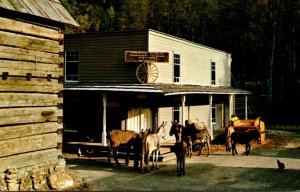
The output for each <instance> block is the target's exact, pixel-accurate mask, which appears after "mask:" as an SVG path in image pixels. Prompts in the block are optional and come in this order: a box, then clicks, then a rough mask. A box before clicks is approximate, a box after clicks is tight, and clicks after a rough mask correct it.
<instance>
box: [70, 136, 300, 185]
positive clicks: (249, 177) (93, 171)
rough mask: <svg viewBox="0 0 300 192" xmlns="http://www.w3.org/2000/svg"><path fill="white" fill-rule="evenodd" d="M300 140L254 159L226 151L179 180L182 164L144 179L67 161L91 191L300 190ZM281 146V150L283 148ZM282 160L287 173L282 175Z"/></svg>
mask: <svg viewBox="0 0 300 192" xmlns="http://www.w3.org/2000/svg"><path fill="white" fill-rule="evenodd" d="M298 138H300V137H293V139H287V140H285V141H286V142H283V140H282V138H281V137H280V138H279V139H278V140H277V143H274V139H272V141H269V142H268V144H267V145H263V146H258V147H256V148H255V149H253V150H252V151H251V154H250V155H249V156H246V155H245V154H244V153H243V152H244V146H239V147H238V151H239V152H240V153H239V155H238V156H232V155H231V154H229V153H226V152H225V151H224V150H222V151H220V150H217V151H214V152H213V154H211V155H210V156H209V157H206V156H200V157H199V156H196V155H194V156H193V157H192V158H187V162H186V175H184V176H181V177H179V176H178V174H177V172H176V161H175V160H170V161H167V162H161V163H160V164H159V165H160V169H158V170H153V171H152V172H151V173H139V172H137V171H136V170H134V169H133V166H132V164H130V165H129V166H128V167H126V166H122V167H120V168H118V167H109V166H108V165H107V161H106V159H102V160H101V159H95V160H91V159H90V160H84V159H69V160H67V166H68V169H69V170H71V171H76V172H77V173H80V174H81V176H82V178H83V179H84V181H85V182H86V184H87V185H86V186H85V188H81V190H89V191H96V190H97V191H154V190H176V191H181V190H189V191H190V190H196V191H198V190H255V191H258V190H260V191H261V190H268V191H275V190H300V182H299V181H298V180H299V178H300V145H299V143H298V142H296V140H297V141H298ZM278 143H279V144H278ZM277 159H279V160H280V161H282V162H284V164H285V166H286V169H285V171H284V172H283V173H281V172H279V171H278V166H277Z"/></svg>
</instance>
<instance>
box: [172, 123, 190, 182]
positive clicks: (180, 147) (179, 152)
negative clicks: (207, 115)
mask: <svg viewBox="0 0 300 192" xmlns="http://www.w3.org/2000/svg"><path fill="white" fill-rule="evenodd" d="M182 128H183V127H182V126H181V125H180V124H178V123H173V122H172V126H171V129H170V136H172V135H175V138H176V142H175V146H174V151H175V154H176V159H177V172H178V174H179V176H181V175H185V158H186V156H187V153H188V152H189V149H190V147H191V143H190V142H189V141H186V140H185V139H184V138H183V137H182ZM188 138H191V137H188ZM189 153H191V152H189Z"/></svg>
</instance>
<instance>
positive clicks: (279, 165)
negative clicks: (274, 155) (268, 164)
mask: <svg viewBox="0 0 300 192" xmlns="http://www.w3.org/2000/svg"><path fill="white" fill-rule="evenodd" d="M277 165H278V169H279V172H283V171H284V168H285V165H284V163H282V162H280V161H279V160H278V159H277Z"/></svg>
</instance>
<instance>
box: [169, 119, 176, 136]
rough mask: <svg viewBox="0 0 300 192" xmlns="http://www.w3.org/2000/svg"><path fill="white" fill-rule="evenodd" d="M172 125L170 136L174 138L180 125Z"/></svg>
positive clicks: (174, 123)
mask: <svg viewBox="0 0 300 192" xmlns="http://www.w3.org/2000/svg"><path fill="white" fill-rule="evenodd" d="M171 123H172V125H171V128H170V136H173V135H174V134H176V133H177V127H178V123H177V122H176V121H175V122H173V121H171Z"/></svg>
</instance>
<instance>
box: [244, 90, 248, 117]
mask: <svg viewBox="0 0 300 192" xmlns="http://www.w3.org/2000/svg"><path fill="white" fill-rule="evenodd" d="M245 119H248V96H247V95H245Z"/></svg>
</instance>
